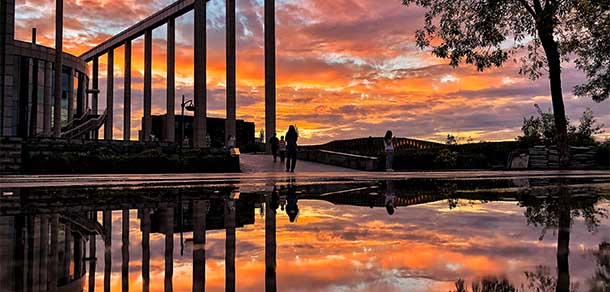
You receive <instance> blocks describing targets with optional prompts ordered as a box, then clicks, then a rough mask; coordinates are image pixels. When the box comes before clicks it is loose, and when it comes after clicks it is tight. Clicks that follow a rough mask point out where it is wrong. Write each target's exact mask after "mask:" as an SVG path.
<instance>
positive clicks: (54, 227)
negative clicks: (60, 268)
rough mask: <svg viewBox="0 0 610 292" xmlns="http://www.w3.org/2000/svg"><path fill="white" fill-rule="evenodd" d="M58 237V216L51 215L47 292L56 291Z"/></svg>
mask: <svg viewBox="0 0 610 292" xmlns="http://www.w3.org/2000/svg"><path fill="white" fill-rule="evenodd" d="M58 237H59V215H57V214H53V215H51V254H50V255H49V259H50V260H49V265H48V271H47V274H48V277H47V280H48V284H47V287H48V288H49V289H48V291H57V276H58V275H57V263H58V262H57V261H58V258H57V252H58V248H59V247H58V242H57V241H58Z"/></svg>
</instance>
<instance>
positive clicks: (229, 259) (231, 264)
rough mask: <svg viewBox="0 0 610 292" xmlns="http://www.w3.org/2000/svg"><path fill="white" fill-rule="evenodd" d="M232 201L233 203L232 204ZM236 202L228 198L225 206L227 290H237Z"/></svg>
mask: <svg viewBox="0 0 610 292" xmlns="http://www.w3.org/2000/svg"><path fill="white" fill-rule="evenodd" d="M230 203H231V204H230ZM235 203H236V202H235V201H229V200H227V204H226V206H225V228H226V229H227V231H226V232H227V233H226V239H225V249H226V252H225V291H231V292H232V291H235V218H236V216H237V215H236V214H235V212H236V211H237V208H234V207H233V206H235V205H234V204H235Z"/></svg>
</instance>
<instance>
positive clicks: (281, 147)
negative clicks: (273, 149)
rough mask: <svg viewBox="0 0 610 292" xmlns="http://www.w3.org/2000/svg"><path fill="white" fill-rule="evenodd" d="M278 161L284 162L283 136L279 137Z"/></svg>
mask: <svg viewBox="0 0 610 292" xmlns="http://www.w3.org/2000/svg"><path fill="white" fill-rule="evenodd" d="M279 150H280V162H282V163H284V159H285V158H286V140H284V136H282V137H281V138H280V148H279Z"/></svg>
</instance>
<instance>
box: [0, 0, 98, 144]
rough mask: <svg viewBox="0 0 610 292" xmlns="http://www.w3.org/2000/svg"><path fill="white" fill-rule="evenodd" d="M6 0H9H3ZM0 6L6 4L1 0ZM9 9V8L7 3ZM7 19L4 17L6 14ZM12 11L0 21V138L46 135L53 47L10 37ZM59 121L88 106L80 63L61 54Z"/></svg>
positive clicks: (50, 112)
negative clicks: (0, 28)
mask: <svg viewBox="0 0 610 292" xmlns="http://www.w3.org/2000/svg"><path fill="white" fill-rule="evenodd" d="M8 2H11V1H8ZM1 5H2V8H3V9H8V8H10V7H7V6H11V5H10V4H6V1H2V4H1ZM12 8H13V9H14V6H12ZM7 15H8V17H5V16H7ZM13 23H14V14H10V13H9V14H5V13H4V11H3V13H2V17H1V20H0V27H2V30H3V31H0V117H1V118H0V136H20V137H32V136H41V135H45V136H50V135H51V131H52V121H53V120H54V119H53V113H54V107H55V104H54V102H53V100H54V92H55V88H54V80H55V78H56V77H55V72H54V71H55V70H54V67H55V49H52V48H48V47H45V46H41V45H38V44H36V40H35V31H33V34H34V35H33V37H32V42H23V41H19V40H15V39H13V38H14V34H13V31H14V24H13ZM61 71H62V76H61V79H62V80H61V84H62V90H61V92H62V95H61V103H60V106H61V125H62V126H65V125H67V123H68V122H69V121H71V120H72V119H73V118H74V117H75V116H80V115H82V114H83V113H85V112H86V110H87V108H88V107H89V105H88V102H87V98H86V87H87V83H88V77H87V75H86V73H85V72H86V63H85V62H84V61H83V60H82V59H80V58H78V57H75V56H73V55H70V54H67V53H64V54H63V66H62V69H61Z"/></svg>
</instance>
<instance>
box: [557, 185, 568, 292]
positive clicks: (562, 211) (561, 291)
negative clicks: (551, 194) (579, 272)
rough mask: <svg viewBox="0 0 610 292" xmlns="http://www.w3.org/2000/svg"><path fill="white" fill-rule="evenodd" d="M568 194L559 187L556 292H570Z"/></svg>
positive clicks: (563, 188) (564, 189)
mask: <svg viewBox="0 0 610 292" xmlns="http://www.w3.org/2000/svg"><path fill="white" fill-rule="evenodd" d="M570 213H571V210H570V194H569V193H568V190H567V189H566V188H565V187H562V186H560V187H559V214H558V215H559V218H558V223H559V230H558V232H557V289H556V291H557V292H569V291H570V262H569V258H568V256H569V254H570V228H571V226H570V225H571V217H570Z"/></svg>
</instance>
